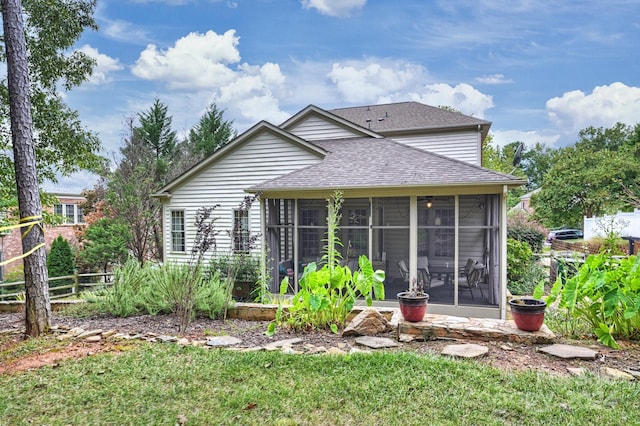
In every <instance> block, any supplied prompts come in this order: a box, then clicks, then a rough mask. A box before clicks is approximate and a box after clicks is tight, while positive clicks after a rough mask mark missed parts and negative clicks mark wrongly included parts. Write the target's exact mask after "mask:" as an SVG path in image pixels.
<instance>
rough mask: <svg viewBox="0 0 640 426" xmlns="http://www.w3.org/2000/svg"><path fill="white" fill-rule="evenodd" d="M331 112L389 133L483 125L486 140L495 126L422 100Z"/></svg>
mask: <svg viewBox="0 0 640 426" xmlns="http://www.w3.org/2000/svg"><path fill="white" fill-rule="evenodd" d="M329 112H330V113H332V114H334V115H337V116H339V117H342V118H344V119H345V120H348V121H350V122H352V123H355V124H357V125H359V126H362V127H364V128H366V129H371V130H373V131H374V132H377V133H381V134H385V135H387V134H389V133H398V132H410V131H416V130H425V129H429V130H444V129H454V128H460V127H476V128H477V126H481V127H482V137H483V139H484V138H485V137H486V135H487V133H488V131H489V127H490V126H491V122H490V121H486V120H480V119H478V118H475V117H471V116H468V115H464V114H461V113H458V112H453V111H447V110H446V109H442V108H437V107H433V106H429V105H425V104H421V103H419V102H399V103H393V104H382V105H367V106H359V107H351V108H337V109H332V110H329Z"/></svg>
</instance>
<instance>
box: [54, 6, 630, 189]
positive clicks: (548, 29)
mask: <svg viewBox="0 0 640 426" xmlns="http://www.w3.org/2000/svg"><path fill="white" fill-rule="evenodd" d="M95 18H96V20H97V22H98V24H99V26H100V29H99V31H97V32H95V31H94V32H87V33H85V34H84V35H83V37H82V38H81V40H80V41H79V43H78V44H77V48H79V49H82V50H83V51H85V52H86V53H88V54H89V55H91V56H93V57H94V58H96V60H97V63H98V65H97V67H96V68H95V72H94V75H93V77H92V79H91V80H90V81H89V82H86V83H85V84H83V85H82V86H81V87H80V88H76V89H74V90H73V91H72V92H70V93H67V94H66V95H65V96H66V101H67V103H68V104H69V106H71V107H72V108H74V109H77V110H78V111H79V113H80V117H81V119H82V121H83V123H84V124H85V126H86V127H87V128H89V129H91V130H93V131H95V132H96V133H97V134H98V135H99V136H100V138H101V140H102V142H103V146H104V154H105V155H107V156H109V157H113V156H114V155H117V152H118V149H119V147H120V145H121V143H122V138H123V135H124V134H125V133H126V132H125V130H124V129H125V125H124V122H125V118H126V117H130V116H133V115H135V114H137V113H139V112H142V111H146V110H147V109H148V108H149V107H150V106H151V104H152V103H153V100H154V98H156V97H157V98H159V99H160V100H161V101H163V102H164V103H165V104H167V105H168V107H169V113H170V114H171V115H172V116H173V127H174V129H175V130H176V131H178V133H179V134H181V135H183V134H185V133H186V132H188V131H189V129H190V128H191V127H192V126H193V125H194V124H195V123H196V122H197V121H198V119H199V118H200V116H201V115H202V113H203V112H204V110H205V108H206V107H207V105H209V104H210V103H211V102H215V103H216V105H217V106H218V107H219V108H223V109H225V110H226V115H225V116H226V118H227V119H228V120H233V121H234V125H235V127H236V128H237V130H238V131H239V132H242V131H244V130H246V129H247V128H249V127H250V126H251V125H253V124H255V123H256V122H257V121H259V120H263V119H264V120H267V121H270V122H272V123H273V124H280V123H281V122H283V121H284V120H286V119H287V118H288V117H290V116H291V115H292V114H294V113H295V112H297V111H299V110H300V109H301V108H303V107H305V106H307V105H309V104H314V105H317V106H319V107H321V108H335V107H346V106H351V105H366V104H377V103H386V102H400V101H409V100H411V101H419V102H423V103H426V104H429V105H434V106H439V105H448V106H452V107H454V108H456V109H458V110H460V111H461V112H463V113H465V114H469V115H473V116H475V117H478V118H483V119H485V120H489V121H491V122H492V123H493V125H492V128H491V133H492V134H493V136H494V141H495V142H496V143H497V144H499V145H504V144H506V143H509V142H513V141H523V142H525V143H526V144H527V145H532V144H534V143H536V142H541V143H544V144H547V145H549V146H553V147H559V146H565V145H568V144H572V143H574V142H575V141H576V140H577V133H578V131H579V130H580V129H583V128H585V127H588V126H597V127H600V126H604V127H609V126H612V125H613V124H615V123H616V122H618V121H621V122H624V123H627V124H636V123H638V122H640V2H639V1H637V0H609V1H607V2H603V1H571V0H566V1H550V0H536V1H534V0H523V1H511V0H472V1H453V0H442V1H426V0H397V1H388V0H235V1H227V0H219V1H215V0H98V8H97V11H96V13H95ZM65 181H67V180H66V179H65ZM67 183H68V182H67ZM62 184H64V182H62Z"/></svg>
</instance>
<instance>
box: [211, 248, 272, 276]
mask: <svg viewBox="0 0 640 426" xmlns="http://www.w3.org/2000/svg"><path fill="white" fill-rule="evenodd" d="M216 272H217V273H218V274H219V275H220V278H222V279H224V278H227V277H228V276H231V277H235V280H236V281H242V282H248V283H255V282H257V281H258V279H259V278H260V258H259V257H257V256H252V255H251V254H246V253H236V254H233V255H219V256H216V257H213V258H212V259H211V261H209V268H208V274H209V275H210V276H213V275H214V274H215V273H216Z"/></svg>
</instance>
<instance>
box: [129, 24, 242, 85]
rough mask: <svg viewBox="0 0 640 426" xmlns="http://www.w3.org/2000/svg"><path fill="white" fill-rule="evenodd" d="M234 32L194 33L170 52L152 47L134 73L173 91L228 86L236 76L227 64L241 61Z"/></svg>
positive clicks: (133, 70)
mask: <svg viewBox="0 0 640 426" xmlns="http://www.w3.org/2000/svg"><path fill="white" fill-rule="evenodd" d="M238 43H239V38H238V37H236V35H235V30H228V31H227V32H225V33H224V34H222V35H218V34H216V33H215V32H214V31H207V32H206V34H199V33H191V34H189V35H187V36H186V37H182V38H181V39H179V40H178V41H176V43H175V45H174V46H173V47H170V48H168V49H167V50H164V51H163V50H158V48H157V47H156V46H155V45H153V44H150V45H148V46H147V48H146V49H145V50H144V51H143V52H142V53H141V54H140V57H139V58H138V60H137V61H136V63H135V64H134V66H133V68H132V72H133V74H134V75H136V76H137V77H140V78H143V79H145V80H160V81H163V82H165V83H167V84H168V85H169V87H171V88H173V89H202V88H207V87H209V88H213V87H216V86H221V85H225V84H229V83H230V82H231V81H233V80H234V78H235V73H234V71H233V70H231V69H230V68H229V67H228V64H232V63H236V62H238V61H240V52H238V49H237V48H236V46H237V45H238Z"/></svg>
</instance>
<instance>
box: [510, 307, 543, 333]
mask: <svg viewBox="0 0 640 426" xmlns="http://www.w3.org/2000/svg"><path fill="white" fill-rule="evenodd" d="M509 306H511V314H513V321H514V322H515V323H516V327H518V328H519V329H520V330H524V331H538V330H540V327H542V323H543V322H544V311H545V308H546V307H547V303H546V302H545V301H544V300H538V299H512V300H509Z"/></svg>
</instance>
